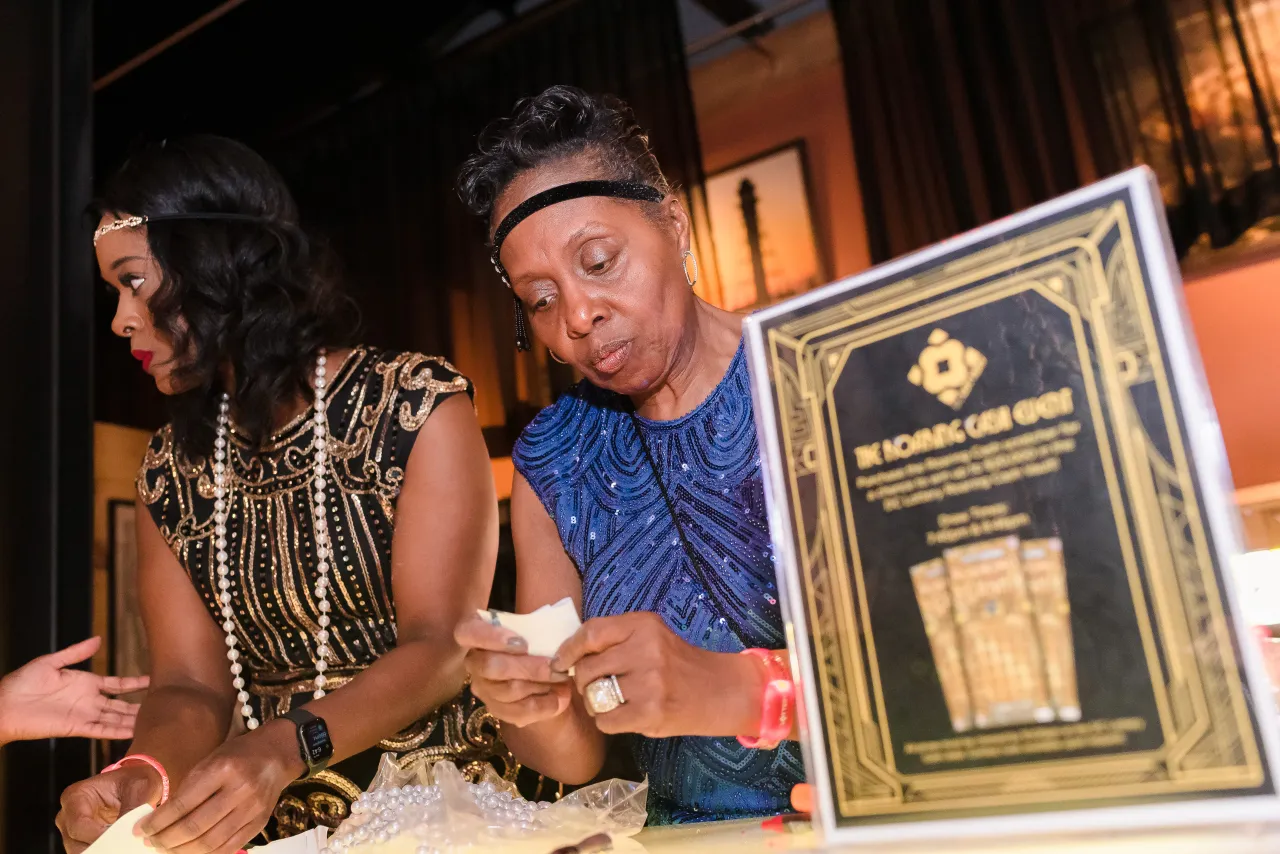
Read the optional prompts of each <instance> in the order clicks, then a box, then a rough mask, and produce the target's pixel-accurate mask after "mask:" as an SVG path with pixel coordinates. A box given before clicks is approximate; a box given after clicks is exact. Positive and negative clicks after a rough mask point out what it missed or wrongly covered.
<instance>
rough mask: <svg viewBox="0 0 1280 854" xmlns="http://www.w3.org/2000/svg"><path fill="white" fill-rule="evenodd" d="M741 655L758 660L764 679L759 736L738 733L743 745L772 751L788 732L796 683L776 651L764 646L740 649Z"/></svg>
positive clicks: (740, 742)
mask: <svg viewBox="0 0 1280 854" xmlns="http://www.w3.org/2000/svg"><path fill="white" fill-rule="evenodd" d="M742 654H743V655H749V656H752V657H753V658H758V659H760V662H761V663H762V664H764V667H765V675H766V682H765V686H764V698H763V700H762V701H761V708H760V735H759V736H758V737H751V736H744V735H740V736H738V743H739V744H741V745H742V746H743V747H750V748H754V749H759V750H775V749H776V748H777V747H778V745H779V744H781V743H782V742H783V741H785V740H786V738H787V736H789V735H790V734H791V718H792V709H793V708H794V706H795V699H796V686H795V683H793V682H792V681H791V678H790V677H791V674H790V673H788V672H787V668H786V667H785V666H783V664H782V662H781V661H780V660H779V658H778V655H777V653H774V652H771V651H769V650H767V649H744V650H743V651H742Z"/></svg>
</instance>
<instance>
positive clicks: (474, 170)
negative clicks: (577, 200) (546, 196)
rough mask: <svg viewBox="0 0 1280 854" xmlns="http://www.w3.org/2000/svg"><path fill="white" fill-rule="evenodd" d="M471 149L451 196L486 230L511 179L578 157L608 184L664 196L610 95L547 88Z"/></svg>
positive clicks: (642, 145)
mask: <svg viewBox="0 0 1280 854" xmlns="http://www.w3.org/2000/svg"><path fill="white" fill-rule="evenodd" d="M477 143H478V146H479V149H480V150H479V151H478V152H476V153H475V154H473V155H471V157H469V158H467V160H466V162H465V163H463V165H462V168H461V170H460V171H459V173H458V196H459V197H460V198H461V199H462V203H463V204H465V205H466V206H467V208H468V209H469V210H470V211H471V212H472V213H474V214H475V215H476V216H479V217H482V218H483V219H484V220H485V222H486V223H488V224H489V225H490V226H492V225H493V222H492V219H493V209H494V205H495V204H496V203H497V201H498V197H499V196H501V195H502V193H503V191H504V190H506V189H507V187H508V186H510V184H511V182H512V181H514V180H515V179H516V177H517V176H519V175H520V174H522V173H523V172H526V171H528V170H529V169H536V168H537V167H539V166H542V165H544V164H547V163H554V162H557V161H560V160H563V159H565V158H569V157H577V156H579V155H583V154H586V155H588V156H591V157H593V158H595V161H596V163H597V165H598V166H600V168H601V169H602V170H603V171H604V173H605V174H606V175H607V176H608V177H610V178H612V179H614V180H618V181H634V182H637V183H641V184H649V185H650V186H652V187H656V188H657V189H659V190H661V191H662V192H663V193H669V192H671V185H670V184H669V183H668V181H667V178H666V176H665V175H663V174H662V169H661V168H659V166H658V158H657V157H655V156H654V154H653V150H652V149H651V148H650V147H649V136H648V134H646V133H645V132H644V130H643V129H642V128H641V127H640V125H638V124H637V123H636V120H635V116H633V115H632V113H631V108H630V107H628V106H627V105H626V103H625V102H623V101H622V100H620V99H618V98H616V97H614V96H612V95H591V94H588V93H587V92H584V91H582V90H581V89H576V88H574V87H573V86H552V87H551V88H550V89H547V90H546V91H544V92H542V93H541V94H540V95H535V96H534V97H532V98H522V99H520V100H519V101H517V102H516V105H515V109H514V110H513V111H512V113H511V115H510V116H507V117H505V118H501V119H497V120H495V121H493V122H491V123H490V124H489V125H488V126H487V127H486V128H485V129H484V130H483V131H481V132H480V137H479V139H478V140H477Z"/></svg>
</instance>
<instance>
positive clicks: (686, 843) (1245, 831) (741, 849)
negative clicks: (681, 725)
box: [615, 821, 1280, 854]
mask: <svg viewBox="0 0 1280 854" xmlns="http://www.w3.org/2000/svg"><path fill="white" fill-rule="evenodd" d="M790 827H791V828H793V829H790V830H787V831H785V832H784V831H776V830H765V829H763V828H762V827H761V825H760V822H759V821H731V822H712V823H708V824H699V825H684V826H680V827H656V828H652V829H648V830H643V831H641V832H640V834H639V835H637V836H636V837H634V838H633V839H630V840H627V841H628V842H629V843H630V844H629V845H618V846H616V847H615V850H616V851H617V852H618V854H625V852H627V851H641V850H643V851H645V852H651V854H660V852H673V851H682V852H690V854H721V852H724V854H729V852H732V854H766V852H785V851H799V852H832V851H849V852H854V854H856V852H860V851H868V852H869V851H875V852H877V854H880V852H892V854H938V851H939V849H940V848H945V850H946V852H947V854H953V852H974V854H977V852H983V854H987V852H991V854H1033V852H1034V854H1076V852H1080V854H1280V824H1276V825H1255V826H1249V827H1230V828H1225V829H1224V828H1214V829H1204V830H1201V829H1179V830H1162V831H1158V832H1154V833H1126V834H1117V833H1108V834H1102V835H1094V836H1090V837H1077V838H1074V839H1072V838H1063V837H1061V836H1058V837H1055V838H1053V839H1040V840H1027V839H1023V840H991V839H986V840H980V841H976V842H972V843H968V842H961V841H958V840H946V841H945V842H938V841H936V840H935V841H932V842H926V843H919V842H918V843H914V844H911V845H885V844H882V843H881V844H876V845H874V846H852V847H850V846H847V845H845V846H841V847H839V848H836V847H832V846H827V845H824V844H823V842H822V838H821V837H820V836H819V835H818V834H817V833H815V832H813V831H812V830H809V829H808V826H807V825H791V826H790ZM795 828H803V829H795Z"/></svg>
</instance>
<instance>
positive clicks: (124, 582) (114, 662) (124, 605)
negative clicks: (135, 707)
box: [104, 499, 151, 761]
mask: <svg viewBox="0 0 1280 854" xmlns="http://www.w3.org/2000/svg"><path fill="white" fill-rule="evenodd" d="M137 512H138V509H137V505H136V504H135V503H134V502H133V501H129V500H123V499H113V500H111V501H109V502H108V503H107V535H108V536H107V543H108V553H107V662H108V664H107V667H108V670H109V672H110V673H111V675H113V676H145V675H147V674H148V673H150V671H151V657H150V655H149V653H148V650H147V636H146V633H145V632H144V630H143V627H142V608H141V604H140V602H139V601H138V539H137ZM126 699H130V700H132V701H133V702H137V698H136V697H127V698H126ZM104 745H105V751H104V752H105V754H106V756H107V757H108V758H109V761H115V760H116V759H119V758H120V756H123V755H124V751H125V750H126V749H127V748H128V746H129V743H128V742H127V741H120V742H104Z"/></svg>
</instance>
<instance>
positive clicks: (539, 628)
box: [476, 597, 582, 658]
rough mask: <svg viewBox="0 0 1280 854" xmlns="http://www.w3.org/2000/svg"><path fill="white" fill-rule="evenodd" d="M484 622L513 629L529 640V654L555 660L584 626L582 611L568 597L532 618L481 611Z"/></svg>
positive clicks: (530, 615)
mask: <svg viewBox="0 0 1280 854" xmlns="http://www.w3.org/2000/svg"><path fill="white" fill-rule="evenodd" d="M476 613H478V614H479V615H480V616H481V618H483V619H485V620H488V621H489V622H490V623H492V624H493V625H495V626H502V627H503V628H504V629H510V630H511V631H513V632H515V633H516V634H518V635H520V637H522V638H524V639H525V642H526V643H527V644H528V645H529V654H530V655H538V656H542V657H544V658H551V657H552V656H554V655H555V654H556V650H558V649H560V644H562V643H564V642H565V641H567V640H568V639H569V638H570V637H572V636H573V633H574V632H576V631H577V630H578V629H579V628H580V627H581V626H582V621H581V620H579V619H578V610H577V609H576V608H574V607H573V600H572V599H570V598H568V597H565V598H564V599H561V600H560V601H559V602H556V603H555V604H554V605H543V606H542V607H541V608H539V609H538V610H536V611H534V612H532V613H530V614H511V613H508V612H506V611H494V610H489V609H480V610H479V611H477V612H476Z"/></svg>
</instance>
